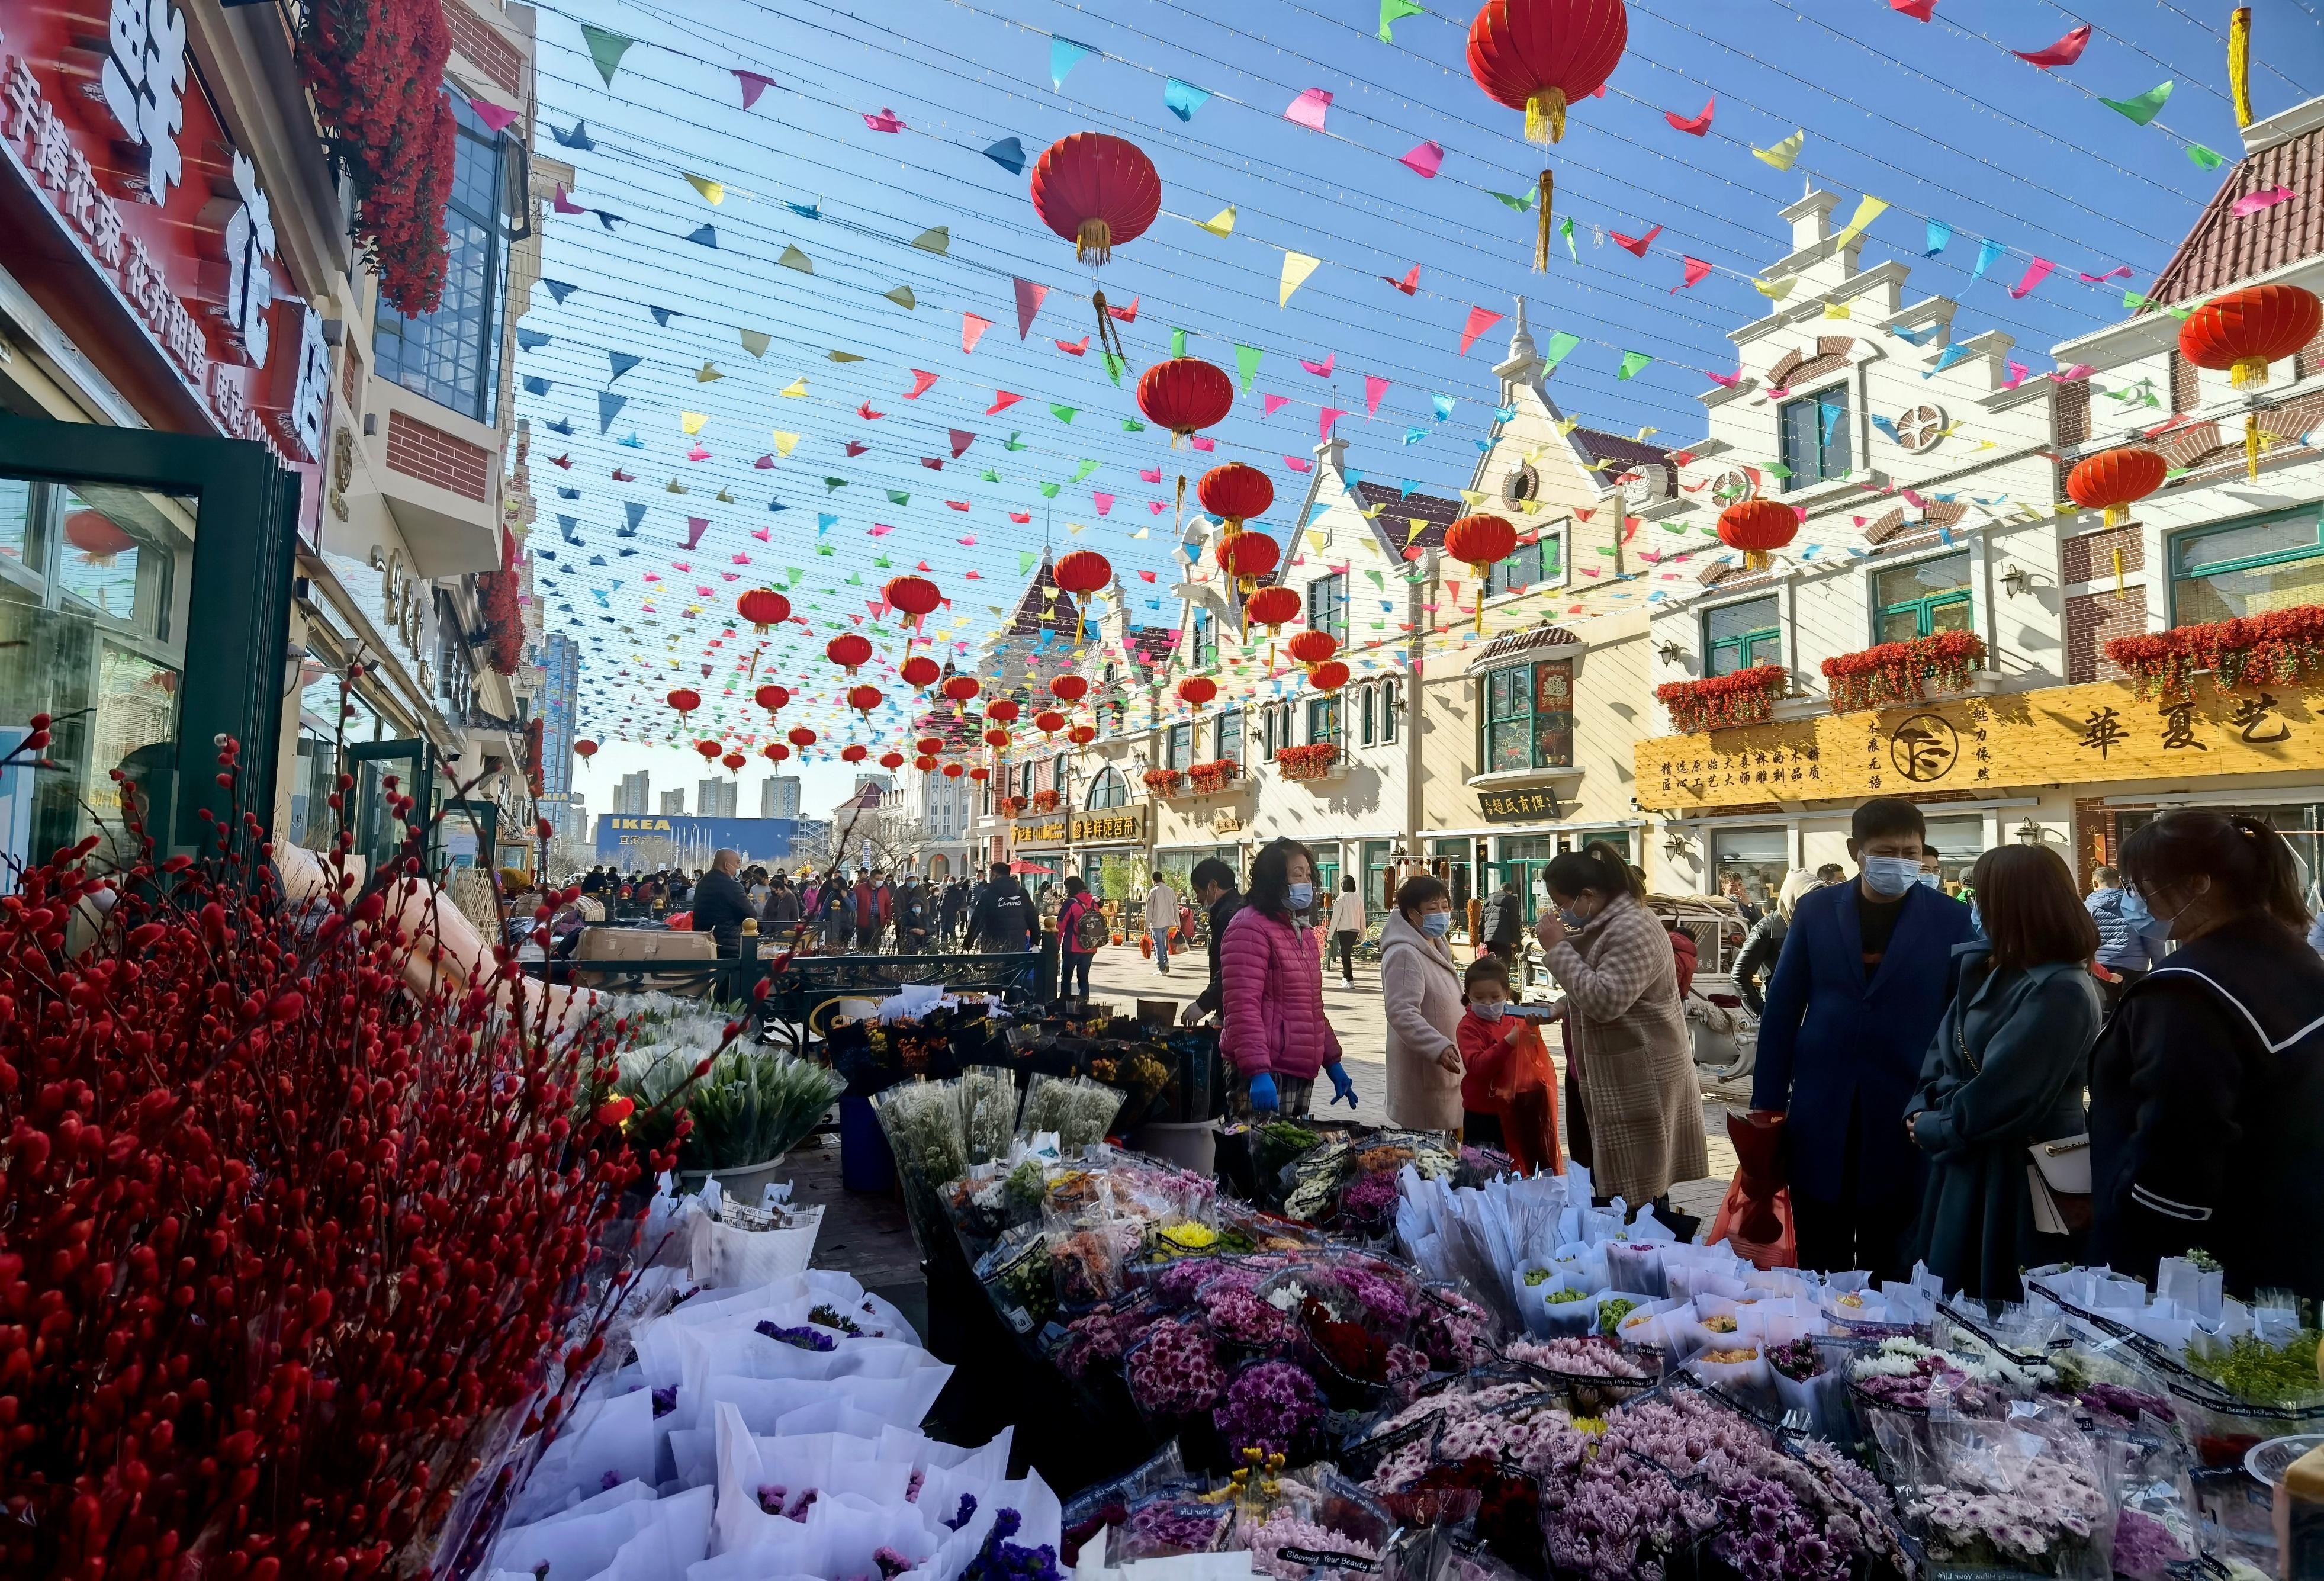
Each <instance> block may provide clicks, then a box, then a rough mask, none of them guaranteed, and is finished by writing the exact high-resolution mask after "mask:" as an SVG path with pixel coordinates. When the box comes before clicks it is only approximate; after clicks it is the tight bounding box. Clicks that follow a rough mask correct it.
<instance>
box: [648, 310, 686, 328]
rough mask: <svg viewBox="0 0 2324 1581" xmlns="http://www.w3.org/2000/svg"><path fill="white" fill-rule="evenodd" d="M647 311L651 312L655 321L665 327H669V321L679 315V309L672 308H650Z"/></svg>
mask: <svg viewBox="0 0 2324 1581" xmlns="http://www.w3.org/2000/svg"><path fill="white" fill-rule="evenodd" d="M646 311H647V312H649V313H651V314H652V315H653V319H654V322H655V323H657V324H659V325H660V326H661V327H662V328H665V329H667V328H669V321H670V320H671V319H675V318H677V317H678V313H677V310H674V309H671V308H648V309H647V310H646Z"/></svg>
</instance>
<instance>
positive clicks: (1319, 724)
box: [1307, 698, 1340, 746]
mask: <svg viewBox="0 0 2324 1581" xmlns="http://www.w3.org/2000/svg"><path fill="white" fill-rule="evenodd" d="M1339 739H1340V699H1339V698H1308V699H1307V744H1308V745H1310V746H1320V745H1321V744H1323V743H1324V742H1327V741H1337V740H1339Z"/></svg>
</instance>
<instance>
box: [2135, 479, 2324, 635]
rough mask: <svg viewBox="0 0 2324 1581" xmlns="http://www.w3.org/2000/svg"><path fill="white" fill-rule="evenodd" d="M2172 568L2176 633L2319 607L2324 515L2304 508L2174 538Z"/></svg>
mask: <svg viewBox="0 0 2324 1581" xmlns="http://www.w3.org/2000/svg"><path fill="white" fill-rule="evenodd" d="M2169 561H2170V566H2171V591H2170V598H2171V604H2170V613H2171V624H2172V625H2174V626H2179V625H2202V624H2209V623H2210V622H2212V621H2219V620H2232V619H2235V618H2236V617H2237V616H2239V615H2264V614H2268V613H2270V612H2272V611H2274V610H2278V609H2289V608H2292V607H2293V606H2298V605H2302V604H2315V603H2319V602H2324V507H2319V506H2316V505H2302V506H2301V507H2299V508H2298V509H2296V510H2290V511H2277V512H2272V513H2268V514H2266V515H2264V516H2246V517H2245V518H2243V519H2242V520H2240V521H2236V522H2220V523H2218V525H2216V526H2209V527H2200V528H2197V529H2194V530H2192V531H2190V532H2181V533H2179V534H2176V535H2175V536H2173V537H2172V540H2171V543H2170V549H2169Z"/></svg>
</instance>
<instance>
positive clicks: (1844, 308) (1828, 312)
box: [1823, 302, 1855, 319]
mask: <svg viewBox="0 0 2324 1581" xmlns="http://www.w3.org/2000/svg"><path fill="white" fill-rule="evenodd" d="M1823 316H1824V317H1825V318H1827V319H1852V318H1854V317H1855V314H1853V313H1851V312H1849V308H1848V304H1847V303H1846V302H1826V303H1824V305H1823Z"/></svg>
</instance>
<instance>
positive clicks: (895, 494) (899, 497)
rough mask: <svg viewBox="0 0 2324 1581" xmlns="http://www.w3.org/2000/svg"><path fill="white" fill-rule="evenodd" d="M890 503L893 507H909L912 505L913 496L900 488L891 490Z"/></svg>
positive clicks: (889, 493) (889, 494) (889, 492)
mask: <svg viewBox="0 0 2324 1581" xmlns="http://www.w3.org/2000/svg"><path fill="white" fill-rule="evenodd" d="M888 503H889V504H891V505H908V504H911V503H912V496H911V495H909V494H908V493H906V492H905V491H904V490H902V489H900V488H891V489H890V490H888Z"/></svg>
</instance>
